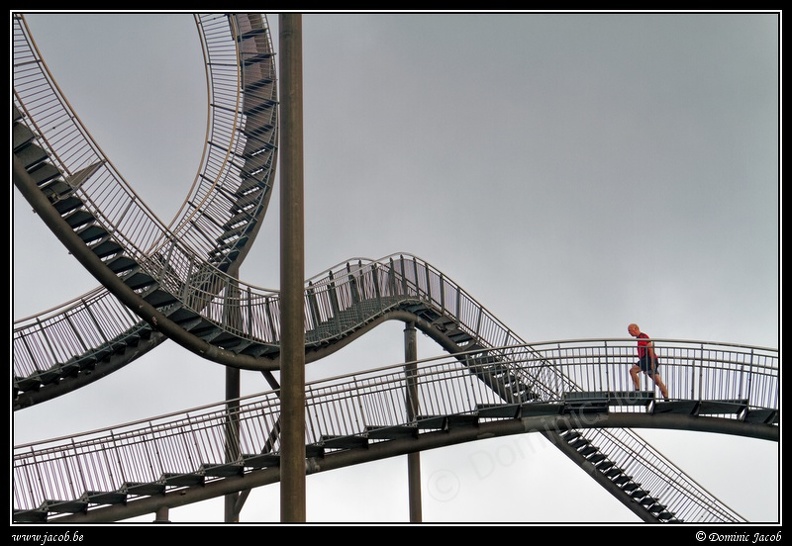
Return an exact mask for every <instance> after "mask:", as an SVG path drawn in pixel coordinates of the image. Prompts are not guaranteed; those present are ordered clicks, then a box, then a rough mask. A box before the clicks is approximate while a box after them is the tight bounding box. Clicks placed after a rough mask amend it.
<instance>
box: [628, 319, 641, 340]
mask: <svg viewBox="0 0 792 546" xmlns="http://www.w3.org/2000/svg"><path fill="white" fill-rule="evenodd" d="M627 331H628V332H629V333H630V335H631V336H633V337H635V336H637V335H638V334H640V333H641V329H640V328H638V325H637V324H635V323H634V322H633V323H632V324H629V325H628V326H627Z"/></svg>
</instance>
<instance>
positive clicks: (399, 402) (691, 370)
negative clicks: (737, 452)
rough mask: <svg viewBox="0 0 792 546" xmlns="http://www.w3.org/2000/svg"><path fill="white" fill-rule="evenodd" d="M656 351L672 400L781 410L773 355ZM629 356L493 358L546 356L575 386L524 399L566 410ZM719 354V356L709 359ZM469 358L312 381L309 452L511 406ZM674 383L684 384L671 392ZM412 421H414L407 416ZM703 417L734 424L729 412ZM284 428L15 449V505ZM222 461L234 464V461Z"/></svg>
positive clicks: (217, 428) (689, 348) (514, 351)
mask: <svg viewBox="0 0 792 546" xmlns="http://www.w3.org/2000/svg"><path fill="white" fill-rule="evenodd" d="M655 343H656V346H657V348H658V350H659V351H661V354H663V355H665V363H664V364H663V366H664V369H665V371H666V375H667V377H669V380H668V385H669V389H671V390H672V393H674V395H675V398H682V396H680V395H685V396H687V395H688V394H689V393H695V396H693V397H690V398H685V399H687V400H697V401H707V400H718V401H722V400H723V397H724V396H725V397H726V398H727V399H729V400H731V399H742V400H746V403H747V406H748V407H749V408H752V409H771V410H777V409H778V400H779V388H780V386H779V380H778V379H779V377H778V353H777V351H775V350H772V349H765V348H758V347H745V346H733V345H726V344H714V343H709V342H690V341H672V340H668V341H664V340H655ZM634 349H635V347H634V341H632V340H600V341H596V340H582V341H559V342H551V343H542V344H533V345H531V346H511V347H503V348H498V349H497V350H498V351H501V352H504V353H509V354H510V355H511V370H513V371H518V372H520V373H522V374H523V375H525V376H528V377H532V376H535V375H537V371H538V370H539V369H543V368H544V367H545V366H546V361H547V360H548V359H552V360H553V361H554V363H555V366H556V368H557V370H558V372H559V375H560V376H563V377H572V378H576V382H577V383H578V384H579V386H577V387H574V386H573V387H572V388H571V389H569V390H566V389H562V390H559V391H557V392H556V393H554V394H553V395H552V396H549V397H547V398H544V399H543V400H536V401H533V402H526V404H534V403H538V402H540V403H548V402H557V403H564V401H565V399H566V397H567V395H569V394H570V393H573V392H581V391H580V389H581V388H582V389H586V390H590V391H592V392H608V391H630V390H632V388H633V387H632V383H631V380H630V379H629V374H628V372H627V367H628V365H630V364H631V363H632V361H634V356H632V355H633V353H634ZM714 354H717V355H718V356H719V358H722V359H721V360H717V359H715V358H714V357H713V355H714ZM464 361H465V355H452V356H450V357H448V356H447V357H443V358H434V359H427V360H422V361H419V363H418V364H419V365H418V366H417V367H416V368H415V372H414V374H415V375H414V376H412V377H409V376H408V374H407V372H406V367H405V365H404V364H400V365H397V366H390V367H385V368H378V369H374V370H369V371H366V372H361V373H355V374H349V375H344V376H339V377H335V378H330V379H325V380H322V381H317V382H312V383H309V384H307V385H306V406H305V417H306V419H305V422H306V430H305V442H306V445H308V444H316V445H323V444H324V442H325V440H326V439H327V438H328V437H336V436H360V437H367V436H368V434H369V433H370V432H371V431H372V429H376V428H385V427H390V426H398V425H415V424H416V423H418V422H420V420H421V419H423V418H428V417H429V416H448V415H477V412H478V411H479V409H480V408H481V407H485V406H489V405H492V404H504V403H509V402H510V401H509V400H503V398H502V397H500V396H499V395H497V394H496V393H495V392H494V391H493V390H492V389H491V388H489V386H487V385H486V384H485V383H484V382H483V381H481V379H480V377H479V376H478V375H476V373H477V372H478V371H479V370H473V369H471V368H469V367H467V366H465V365H464V364H463V363H464ZM677 380H682V381H683V383H681V384H677V383H675V381H677ZM408 381H409V382H411V383H414V384H415V385H416V390H415V396H414V397H412V398H411V399H412V400H414V404H415V405H414V406H413V407H410V408H408V407H407V402H406V400H407V398H406V389H407V385H408ZM569 385H572V384H571V383H570V384H569ZM232 402H233V403H232ZM610 411H611V412H613V411H630V412H643V413H646V412H647V411H648V410H647V408H646V405H643V406H641V405H625V406H618V405H617V406H614V407H612V408H611V410H610ZM410 415H415V416H417V417H416V418H415V419H411V418H410V417H409V416H410ZM708 417H718V418H725V419H740V416H739V415H738V414H735V413H729V412H725V413H723V414H717V415H709V416H708ZM701 418H704V419H705V418H707V417H704V416H702V417H701ZM279 419H280V401H279V399H278V393H277V391H267V392H263V393H260V394H257V395H253V396H249V397H245V398H242V399H240V400H238V401H227V402H222V403H219V404H214V405H211V406H203V407H200V408H195V409H191V410H188V411H185V412H180V413H177V414H169V415H165V416H161V417H157V418H152V419H148V420H145V421H136V422H133V423H129V424H126V425H120V426H116V427H112V428H107V429H102V430H97V431H91V432H87V433H85V434H80V435H76V436H73V437H66V438H56V439H52V440H44V441H40V442H34V443H28V444H23V445H18V446H15V447H14V459H13V482H14V483H13V490H14V508H15V509H34V508H37V507H39V506H41V505H42V504H43V503H44V502H45V501H48V500H49V501H52V500H60V501H63V500H68V499H79V498H80V497H81V496H82V495H83V494H84V493H86V492H87V491H118V490H123V489H124V488H125V486H126V484H128V483H130V482H144V483H162V482H163V476H164V475H166V474H173V473H176V474H194V473H198V474H201V473H202V468H203V466H202V465H206V464H212V465H214V464H226V463H234V462H236V463H239V464H241V465H243V466H244V459H245V456H246V455H254V454H260V453H262V452H271V453H277V452H278V451H279V449H280V445H279V439H278V437H277V434H276V432H277V431H278V430H279V424H278V423H279ZM232 423H233V426H231V424H232ZM592 426H596V424H592ZM767 426H773V425H771V424H768V425H767ZM232 429H236V430H238V436H235V435H233V434H232V435H228V431H229V430H232ZM273 433H275V434H274V435H273ZM589 437H590V439H594V441H597V442H600V443H601V444H602V445H600V446H599V447H600V449H602V450H603V452H605V453H607V454H608V457H609V458H610V459H611V460H613V461H614V462H617V463H619V464H622V465H624V466H625V467H626V468H629V469H630V470H631V471H633V472H634V473H635V476H634V479H635V480H636V481H641V482H642V483H644V484H656V487H658V488H659V489H662V490H670V491H672V494H673V495H679V496H681V497H684V506H686V508H685V510H684V513H680V511H679V508H677V511H676V516H677V518H679V519H683V520H685V521H709V520H711V519H714V520H715V521H723V519H722V518H723V517H725V513H726V512H728V510H727V509H725V508H722V507H720V505H719V503H717V500H716V499H714V497H711V496H709V495H708V494H706V493H705V492H704V493H702V491H701V490H700V488H699V487H698V486H697V485H696V484H695V483H694V482H692V480H690V479H689V478H687V477H686V476H684V475H683V474H682V473H681V472H680V471H679V470H678V469H675V468H674V467H673V466H672V465H671V464H670V463H668V462H667V461H666V460H665V458H663V457H662V456H661V455H660V454H659V453H657V452H656V451H655V450H653V449H651V446H648V444H647V443H646V442H645V441H643V440H642V439H641V438H640V437H639V436H637V435H635V434H634V433H632V432H631V431H629V430H621V431H620V430H617V431H615V432H614V431H610V430H605V429H598V428H595V429H592V434H591V435H589ZM273 438H274V442H273ZM370 441H372V442H376V441H386V440H370ZM328 451H330V450H328ZM638 453H640V455H637V454H638ZM229 454H233V456H232V457H230V458H229ZM208 479H209V480H211V479H212V478H208ZM692 499H699V500H698V501H694V500H692ZM664 502H666V503H667V502H668V499H664ZM713 507H717V509H716V510H714V509H713Z"/></svg>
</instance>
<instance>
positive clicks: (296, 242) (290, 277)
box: [278, 13, 305, 523]
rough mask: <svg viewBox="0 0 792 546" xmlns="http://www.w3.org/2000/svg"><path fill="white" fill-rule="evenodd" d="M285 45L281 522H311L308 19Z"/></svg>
mask: <svg viewBox="0 0 792 546" xmlns="http://www.w3.org/2000/svg"><path fill="white" fill-rule="evenodd" d="M278 21H279V34H280V38H279V44H280V51H279V57H280V64H279V66H280V88H279V94H280V114H281V116H280V161H281V171H280V180H281V190H280V191H281V197H280V217H281V219H280V287H281V310H280V312H281V344H280V371H281V422H282V427H281V464H280V473H281V475H280V478H281V479H280V493H281V494H280V500H281V522H284V523H288V522H298V523H299V522H304V521H305V316H304V315H305V313H304V310H303V282H304V279H305V275H304V268H305V257H304V255H303V254H304V239H303V229H304V225H303V222H304V218H303V119H302V115H303V111H302V15H301V14H299V13H282V14H280V16H279V18H278Z"/></svg>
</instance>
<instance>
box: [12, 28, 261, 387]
mask: <svg viewBox="0 0 792 546" xmlns="http://www.w3.org/2000/svg"><path fill="white" fill-rule="evenodd" d="M196 23H197V25H198V29H199V31H200V32H199V37H200V39H201V44H202V50H203V52H204V57H205V61H206V65H207V78H208V80H209V82H208V85H207V87H208V93H209V101H208V108H209V114H210V115H209V116H208V126H207V136H206V146H205V149H204V153H203V157H202V160H201V165H200V167H199V170H198V174H197V175H196V177H195V179H194V181H193V183H192V187H191V190H190V193H189V195H188V196H187V198H186V199H185V202H184V203H183V204H182V207H181V209H180V211H179V213H177V215H176V216H175V217H174V219H173V221H172V222H171V224H170V226H169V227H166V226H164V225H163V224H162V223H161V222H160V221H159V220H158V219H157V218H156V217H155V216H154V214H153V213H152V212H151V211H149V210H148V209H147V208H146V207H145V204H144V203H142V201H141V200H140V199H139V198H138V197H137V196H136V195H135V193H134V191H133V190H132V188H131V187H130V186H129V185H128V184H127V183H126V182H125V181H124V179H123V178H122V177H121V175H120V174H119V173H118V172H116V170H115V169H114V167H113V166H112V164H111V163H110V162H109V161H108V160H107V158H105V157H104V155H103V153H102V152H101V150H100V149H99V147H98V146H97V145H96V144H95V143H94V142H93V140H92V139H91V137H90V135H89V134H88V132H87V130H85V129H84V127H83V125H82V123H81V122H80V120H79V118H78V117H77V115H76V114H75V113H74V112H73V111H72V109H71V107H70V105H69V104H68V102H67V100H66V98H65V97H64V96H63V95H62V94H61V92H60V90H59V88H58V86H57V84H56V82H55V80H54V79H53V78H52V76H51V75H50V72H49V70H48V69H47V67H46V64H45V62H44V60H43V59H42V57H41V56H40V54H39V52H38V49H37V48H36V46H35V42H34V41H33V38H32V36H31V34H30V31H29V29H28V28H27V25H26V23H25V19H24V17H23V16H22V15H21V14H15V16H14V19H13V31H14V33H13V36H14V52H13V53H14V104H15V105H17V106H18V108H20V110H23V111H25V112H26V114H27V115H26V117H25V120H26V122H28V123H30V124H31V130H33V131H34V133H36V134H37V135H38V140H39V142H40V143H41V145H42V147H43V148H44V149H45V150H47V152H48V155H49V157H50V158H51V159H52V161H53V162H54V164H56V165H57V166H58V168H59V169H60V170H61V172H63V173H64V174H65V175H67V176H73V175H75V174H76V173H79V172H82V171H84V170H85V169H87V168H88V167H90V166H96V171H95V172H94V173H93V174H92V175H91V176H89V177H88V178H87V179H86V180H84V181H82V182H81V183H80V185H78V186H76V187H75V188H74V191H75V192H76V193H77V194H78V195H80V197H81V199H82V200H83V202H84V203H85V204H86V205H87V206H88V207H89V209H90V210H91V212H92V213H93V214H94V215H95V216H96V217H97V218H100V219H102V221H103V222H104V223H105V224H106V225H111V226H113V229H112V231H113V233H115V234H116V235H117V236H118V237H119V238H120V239H121V241H122V242H123V243H124V244H125V246H126V248H127V250H128V251H129V252H130V255H132V256H136V258H137V259H139V260H140V261H141V262H142V263H144V264H147V267H148V269H149V270H150V272H152V273H154V274H155V276H157V277H159V278H161V279H162V280H165V279H168V281H169V282H168V283H167V285H168V286H169V287H171V288H172V289H174V290H177V291H176V292H175V293H176V294H180V295H181V294H185V293H187V292H188V291H189V286H190V283H188V284H187V285H183V284H182V283H181V282H180V281H179V280H178V279H174V277H173V275H174V269H173V267H172V266H166V265H165V263H164V260H165V259H166V258H167V259H171V260H172V261H174V262H176V256H178V255H182V256H185V257H187V258H186V259H187V263H188V264H189V265H187V266H186V270H187V271H188V273H187V275H188V276H190V275H192V273H189V272H195V271H200V272H201V275H197V276H195V275H193V280H192V284H196V285H200V286H201V288H202V291H208V289H207V287H213V286H218V283H217V282H212V283H206V282H205V277H206V272H208V271H212V269H213V267H212V266H209V265H208V264H206V263H205V262H206V260H207V259H209V257H210V256H211V255H212V253H213V252H214V251H216V250H217V249H218V245H219V244H220V243H219V242H218V237H220V236H221V235H222V234H223V233H224V232H223V229H224V227H223V226H224V225H225V226H228V227H233V226H236V225H241V224H243V223H244V222H250V221H251V220H253V221H255V219H256V218H260V217H261V215H263V213H264V210H265V209H266V205H267V202H268V195H267V194H268V193H269V190H270V189H271V183H270V177H271V176H272V173H273V172H274V167H275V148H276V146H277V130H276V127H277V108H276V107H275V103H276V85H275V82H276V79H275V66H274V62H272V61H270V62H268V63H262V62H255V63H251V62H248V61H249V59H252V58H255V57H258V56H260V55H262V54H266V53H267V52H272V51H273V49H272V43H271V37H270V35H269V31H268V27H267V23H266V19H265V18H264V17H263V16H262V15H261V14H233V15H232V16H229V15H228V14H202V15H196ZM257 29H258V30H260V31H261V32H255V30H257ZM251 31H254V32H251ZM245 33H250V35H251V37H250V38H249V39H247V40H245V41H240V40H236V38H237V37H238V36H240V35H242V34H245ZM254 45H255V47H253V46H254ZM261 81H268V82H269V85H261V84H258V85H250V82H261ZM243 90H244V93H243V92H242V91H243ZM243 128H248V132H249V133H251V135H248V133H247V132H246V131H244V130H241V129H243ZM253 129H255V131H254V130H253ZM242 172H244V177H243V176H241V173H242ZM250 180H255V181H257V182H259V183H260V184H262V185H264V186H265V187H266V188H267V189H266V191H259V192H257V193H255V192H253V191H252V188H251V187H249V185H250ZM248 194H249V195H251V196H253V197H255V199H252V200H251V202H250V204H249V208H248V209H246V210H241V211H240V212H237V213H236V215H235V213H234V212H233V211H234V210H235V209H234V205H235V201H234V199H236V198H237V197H238V196H240V195H241V196H244V195H248ZM174 225H175V226H176V227H172V226H174ZM169 229H172V231H169ZM168 241H171V242H168ZM172 241H179V244H178V246H179V249H180V250H179V251H178V252H176V251H174V248H173V246H174V243H173V242H172ZM250 242H252V241H250ZM250 242H248V243H247V244H249V243H250ZM158 244H160V245H162V246H160V247H157V245H158ZM229 244H234V243H229V242H228V241H225V240H224V242H223V245H229ZM238 244H243V242H239V243H238ZM169 245H170V248H169ZM148 254H151V255H152V258H149V256H148ZM198 256H201V258H199V257H198ZM211 275H219V272H215V273H213V274H210V276H211ZM222 277H223V279H224V281H223V282H225V283H228V282H229V280H228V277H226V276H222ZM176 287H179V288H176ZM111 300H112V301H111ZM129 315H130V313H129V312H128V311H127V310H125V309H120V305H119V304H118V302H116V301H114V298H113V297H112V296H110V295H109V292H107V291H106V289H105V288H102V287H100V288H98V289H95V290H92V291H91V292H89V293H86V294H85V295H83V296H81V297H79V298H76V299H74V300H72V301H71V302H67V303H65V304H63V305H62V306H60V307H59V308H57V309H52V310H48V311H44V312H42V313H39V314H38V315H37V316H32V317H26V318H22V319H18V320H17V321H15V323H14V334H13V337H14V342H13V345H14V351H13V354H14V362H13V365H14V376H15V377H27V376H30V375H32V374H35V373H39V372H43V371H46V370H49V369H51V368H53V367H54V366H57V365H59V364H63V363H65V362H67V361H68V360H69V359H71V358H72V357H74V356H80V355H82V354H84V353H87V352H91V351H95V350H97V349H101V348H102V347H103V346H104V345H105V344H106V343H110V342H112V340H113V339H114V335H115V334H118V333H123V332H127V331H130V330H132V329H134V328H139V327H145V324H144V323H143V324H139V322H140V321H139V319H137V320H135V319H133V318H132V317H130V316H129ZM127 319H129V320H127ZM119 342H123V340H120V341H119Z"/></svg>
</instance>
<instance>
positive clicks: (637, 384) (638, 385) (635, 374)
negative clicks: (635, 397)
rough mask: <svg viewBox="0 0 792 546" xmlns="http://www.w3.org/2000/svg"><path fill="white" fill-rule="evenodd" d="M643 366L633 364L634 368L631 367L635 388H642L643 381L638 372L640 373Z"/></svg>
mask: <svg viewBox="0 0 792 546" xmlns="http://www.w3.org/2000/svg"><path fill="white" fill-rule="evenodd" d="M640 371H641V368H639V367H638V365H637V364H633V366H632V368H630V377H632V380H633V384H634V385H635V390H637V391H639V390H641V381H640V380H639V379H638V373H640Z"/></svg>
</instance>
